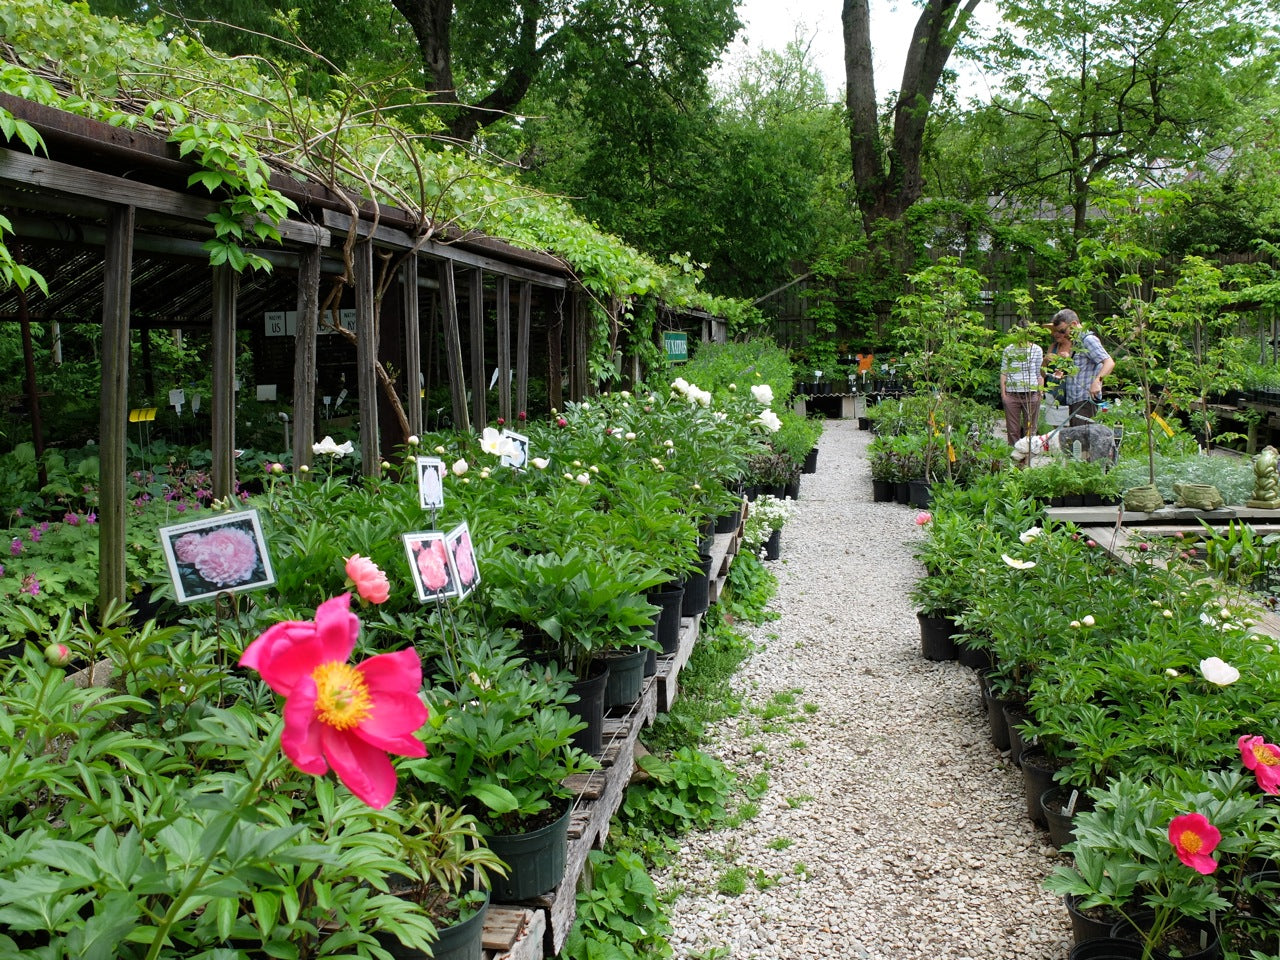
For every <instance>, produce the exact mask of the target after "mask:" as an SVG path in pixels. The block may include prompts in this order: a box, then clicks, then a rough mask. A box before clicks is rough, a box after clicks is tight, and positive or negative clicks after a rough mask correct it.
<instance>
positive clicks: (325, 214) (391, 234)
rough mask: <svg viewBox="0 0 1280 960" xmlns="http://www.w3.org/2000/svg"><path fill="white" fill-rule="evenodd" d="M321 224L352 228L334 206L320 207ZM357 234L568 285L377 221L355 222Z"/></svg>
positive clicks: (486, 268)
mask: <svg viewBox="0 0 1280 960" xmlns="http://www.w3.org/2000/svg"><path fill="white" fill-rule="evenodd" d="M321 219H322V222H323V223H324V225H325V226H326V227H327V228H329V229H330V230H331V231H333V232H334V233H349V232H350V231H351V230H352V224H351V217H350V215H348V214H345V213H339V212H338V211H336V210H324V211H322V214H321ZM354 229H355V234H356V236H357V237H371V238H373V239H374V240H376V241H377V242H378V243H379V244H380V245H382V246H387V247H394V248H395V249H397V250H417V251H418V252H419V253H420V254H422V255H424V256H429V257H435V258H438V259H441V260H451V261H453V262H454V263H456V264H458V265H460V266H464V267H477V268H479V269H481V270H484V271H486V272H487V273H501V274H505V275H506V276H509V277H512V278H514V279H517V280H528V281H530V282H531V283H536V284H538V285H540V286H544V287H551V288H553V289H555V290H564V289H566V288H567V287H568V286H569V281H568V279H566V278H565V277H562V276H557V275H556V274H553V273H544V272H542V271H541V270H535V269H534V268H532V267H527V266H524V265H523V264H517V263H512V262H511V261H509V260H503V259H501V258H500V257H495V256H490V255H487V254H483V253H476V252H475V251H472V250H467V249H465V248H463V247H459V246H457V245H456V244H452V243H441V242H440V241H438V240H422V239H421V238H419V237H415V236H413V235H412V234H410V233H407V232H406V231H404V230H397V229H396V228H395V227H388V226H385V225H382V224H379V225H378V226H377V227H375V226H374V225H373V224H372V223H370V222H369V221H367V220H361V221H359V222H357V223H356V224H355V227H354ZM528 252H532V251H528Z"/></svg>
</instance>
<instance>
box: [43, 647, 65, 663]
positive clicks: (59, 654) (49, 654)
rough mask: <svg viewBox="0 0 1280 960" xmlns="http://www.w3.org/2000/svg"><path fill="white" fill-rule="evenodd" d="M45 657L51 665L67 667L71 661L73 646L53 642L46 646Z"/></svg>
mask: <svg viewBox="0 0 1280 960" xmlns="http://www.w3.org/2000/svg"><path fill="white" fill-rule="evenodd" d="M44 658H45V659H46V660H47V661H49V666H51V667H65V666H66V665H67V664H68V663H70V662H71V648H70V647H68V646H67V645H66V644H65V643H51V644H49V645H48V646H47V647H45V648H44Z"/></svg>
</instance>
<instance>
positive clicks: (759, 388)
mask: <svg viewBox="0 0 1280 960" xmlns="http://www.w3.org/2000/svg"><path fill="white" fill-rule="evenodd" d="M751 396H753V397H754V398H755V401H756V403H758V404H760V406H762V407H770V406H773V387H771V386H769V384H767V383H756V384H752V386H751Z"/></svg>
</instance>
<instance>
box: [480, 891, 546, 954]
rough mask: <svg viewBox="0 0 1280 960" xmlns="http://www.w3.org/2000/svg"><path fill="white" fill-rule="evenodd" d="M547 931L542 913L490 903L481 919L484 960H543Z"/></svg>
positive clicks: (544, 915)
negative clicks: (482, 919) (482, 921)
mask: <svg viewBox="0 0 1280 960" xmlns="http://www.w3.org/2000/svg"><path fill="white" fill-rule="evenodd" d="M546 932H547V917H546V914H544V913H543V912H542V911H541V910H527V909H525V908H523V907H508V906H503V905H501V904H493V905H492V906H490V907H489V912H488V913H487V914H486V915H485V918H484V934H483V942H482V945H483V947H484V951H485V953H484V956H485V960H542V956H543V953H542V948H543V941H544V940H545V939H546Z"/></svg>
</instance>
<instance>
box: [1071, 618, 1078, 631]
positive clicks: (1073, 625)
mask: <svg viewBox="0 0 1280 960" xmlns="http://www.w3.org/2000/svg"><path fill="white" fill-rule="evenodd" d="M1071 629H1072V630H1079V629H1080V621H1079V620H1072V621H1071Z"/></svg>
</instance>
